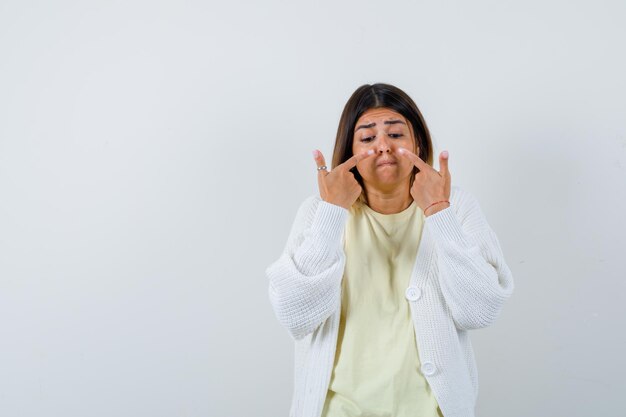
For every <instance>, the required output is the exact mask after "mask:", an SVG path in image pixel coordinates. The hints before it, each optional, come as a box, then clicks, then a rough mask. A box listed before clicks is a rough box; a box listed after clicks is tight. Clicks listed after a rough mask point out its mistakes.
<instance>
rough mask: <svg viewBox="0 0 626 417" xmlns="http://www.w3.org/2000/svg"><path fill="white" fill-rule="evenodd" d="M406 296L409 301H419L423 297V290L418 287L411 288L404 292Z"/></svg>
mask: <svg viewBox="0 0 626 417" xmlns="http://www.w3.org/2000/svg"><path fill="white" fill-rule="evenodd" d="M404 296H405V297H406V299H407V300H409V301H415V300H417V299H419V298H420V297H421V296H422V290H420V289H419V288H417V287H414V286H410V287H408V288H407V289H406V291H405V292H404Z"/></svg>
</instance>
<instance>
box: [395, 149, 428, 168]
mask: <svg viewBox="0 0 626 417" xmlns="http://www.w3.org/2000/svg"><path fill="white" fill-rule="evenodd" d="M398 153H399V154H400V155H402V156H404V157H406V158H409V159H410V160H411V162H413V164H414V165H415V166H416V167H418V168H419V169H420V171H423V170H424V169H426V167H429V168H431V166H430V165H428V164H427V163H426V162H425V161H424V160H423V159H422V158H420V157H419V156H417V155H416V154H414V153H413V152H411V151H410V150H408V149H406V148H398Z"/></svg>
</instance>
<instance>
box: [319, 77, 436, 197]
mask: <svg viewBox="0 0 626 417" xmlns="http://www.w3.org/2000/svg"><path fill="white" fill-rule="evenodd" d="M381 107H384V108H388V109H391V110H393V111H395V112H398V113H400V114H401V115H402V116H404V117H405V118H406V119H407V120H408V121H409V123H410V124H411V128H412V131H413V135H414V138H413V139H414V143H413V146H414V147H413V150H412V151H413V152H414V153H415V151H416V149H415V146H419V157H420V158H421V159H422V160H423V161H425V162H426V163H427V164H428V165H430V166H432V165H433V145H432V140H431V137H430V132H429V131H428V127H427V126H426V122H425V121H424V118H423V117H422V113H421V112H420V110H419V109H418V108H417V105H416V104H415V102H414V101H413V100H412V99H411V97H409V96H408V95H407V94H406V93H405V92H404V91H402V90H400V89H399V88H398V87H394V86H393V85H389V84H383V83H377V84H371V85H370V84H364V85H362V86H360V87H359V88H357V89H356V91H355V92H354V93H352V96H350V99H349V100H348V102H347V103H346V105H345V107H344V108H343V112H342V113H341V119H340V120H339V127H338V128H337V138H336V139H335V149H334V151H333V162H332V166H331V169H332V168H335V167H336V166H337V165H339V164H342V163H344V162H345V161H347V160H348V159H350V157H352V155H353V153H352V144H353V142H354V128H355V126H356V122H357V120H359V117H361V115H362V114H363V113H365V112H366V111H367V110H369V109H375V108H381ZM350 172H352V173H353V174H354V178H355V179H356V180H357V181H358V183H359V185H360V186H361V188H362V189H363V191H362V192H361V195H360V196H359V198H358V199H357V202H360V203H364V204H367V196H366V195H365V185H364V183H363V177H361V174H360V173H359V171H358V170H357V167H354V168H352V169H351V170H350ZM417 172H419V169H418V168H417V167H413V171H412V172H411V179H410V184H411V186H412V185H413V180H414V179H415V174H416V173H417Z"/></svg>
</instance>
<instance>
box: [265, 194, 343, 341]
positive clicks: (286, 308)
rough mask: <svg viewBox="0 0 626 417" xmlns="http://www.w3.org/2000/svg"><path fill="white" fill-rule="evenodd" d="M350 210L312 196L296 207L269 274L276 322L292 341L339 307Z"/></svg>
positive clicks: (267, 272) (271, 301)
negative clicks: (296, 209) (343, 238)
mask: <svg viewBox="0 0 626 417" xmlns="http://www.w3.org/2000/svg"><path fill="white" fill-rule="evenodd" d="M347 218H348V210H346V209H345V208H343V207H341V206H337V205H334V204H331V203H327V202H326V201H324V200H322V199H321V198H320V197H319V196H310V197H308V198H307V199H306V200H305V201H304V202H303V203H302V204H301V205H300V208H299V209H298V213H297V214H296V218H295V220H294V222H293V225H292V228H291V232H290V233H289V237H288V239H287V244H286V246H285V249H284V250H283V253H282V255H281V256H280V257H279V258H278V260H276V261H275V262H273V263H272V264H271V265H270V266H269V267H268V268H267V269H266V270H265V274H266V276H267V277H268V278H269V291H268V292H269V299H270V303H271V304H272V308H273V310H274V313H275V314H276V317H277V319H278V321H279V322H280V323H281V324H282V325H283V326H284V327H286V328H287V330H288V331H289V333H290V335H291V336H292V338H293V339H294V340H299V339H301V338H303V337H304V336H306V335H307V334H309V333H311V332H313V331H314V330H315V329H316V328H317V327H318V326H319V325H320V324H321V323H323V322H324V321H325V320H326V319H327V318H328V317H329V316H330V315H331V314H332V313H333V312H334V311H335V309H336V308H337V307H338V303H340V301H341V300H340V295H341V279H342V277H343V271H344V266H345V254H344V252H343V247H342V244H341V238H342V236H343V231H344V228H345V224H346V221H347Z"/></svg>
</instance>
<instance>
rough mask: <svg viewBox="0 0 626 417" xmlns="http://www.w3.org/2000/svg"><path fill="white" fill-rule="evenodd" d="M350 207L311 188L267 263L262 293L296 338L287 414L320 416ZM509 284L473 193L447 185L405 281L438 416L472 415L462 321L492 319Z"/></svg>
mask: <svg viewBox="0 0 626 417" xmlns="http://www.w3.org/2000/svg"><path fill="white" fill-rule="evenodd" d="M348 216H349V211H348V210H346V209H345V208H343V207H340V206H337V205H334V204H331V203H328V202H326V201H323V200H322V199H321V198H320V197H319V196H318V195H312V196H309V197H308V198H306V199H305V201H304V202H303V203H302V204H301V205H300V207H299V209H298V212H297V214H296V217H295V220H294V222H293V225H292V228H291V231H290V233H289V237H288V238H287V244H286V246H285V248H284V250H283V253H282V255H281V256H280V257H279V258H278V259H277V260H276V261H275V262H273V263H272V264H271V265H270V266H269V267H268V268H267V269H266V271H265V273H266V275H267V277H268V278H269V290H268V293H269V300H270V303H271V305H272V308H273V310H274V313H275V315H276V317H277V319H278V321H279V323H281V324H282V325H283V326H284V327H285V328H286V329H287V331H288V332H289V334H290V336H291V337H292V339H293V340H294V345H295V355H294V361H295V363H294V391H293V397H292V402H291V408H290V412H289V417H319V416H320V414H321V412H322V407H323V404H324V400H325V396H326V392H327V389H328V385H329V381H330V377H331V371H332V367H333V361H334V356H335V349H336V343H337V332H338V328H339V318H340V311H341V280H342V277H343V270H344V266H345V262H346V258H345V252H344V250H343V243H344V230H345V225H346V222H347V219H348ZM513 289H514V285H513V276H512V274H511V271H510V269H509V267H508V266H507V264H506V262H505V260H504V256H503V254H502V250H501V248H500V244H499V241H498V239H497V237H496V235H495V233H494V232H493V230H492V229H491V227H490V226H489V224H488V223H487V221H486V219H485V217H484V215H483V213H482V211H481V209H480V206H479V204H478V201H477V200H476V199H475V197H474V196H473V195H472V194H471V193H469V192H468V191H466V190H464V189H462V188H460V187H459V186H455V185H452V186H451V193H450V207H447V208H445V209H443V210H441V211H439V212H437V213H435V214H433V215H430V216H428V217H426V218H425V223H424V228H423V231H422V236H421V240H420V245H419V249H418V251H417V256H416V259H415V265H414V267H413V273H412V274H411V278H410V281H409V286H408V287H407V289H406V298H407V300H409V301H410V305H411V313H412V314H411V317H412V320H413V323H414V326H415V334H416V339H417V343H418V351H419V359H420V362H421V364H422V368H421V370H422V372H423V374H424V376H425V377H426V378H427V380H428V383H429V385H430V386H431V388H432V390H433V393H434V394H435V397H436V399H437V402H438V403H439V406H440V408H441V411H442V413H443V415H444V416H445V417H474V416H475V406H476V399H477V396H478V374H477V369H476V361H475V358H474V352H473V349H472V344H471V341H470V337H469V332H468V331H469V330H472V329H479V328H483V327H487V326H489V325H491V324H492V323H493V322H494V321H495V320H496V318H497V317H498V315H499V314H500V311H501V310H502V307H503V305H504V303H505V301H506V300H507V299H508V298H509V297H510V296H511V294H512V292H513Z"/></svg>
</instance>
